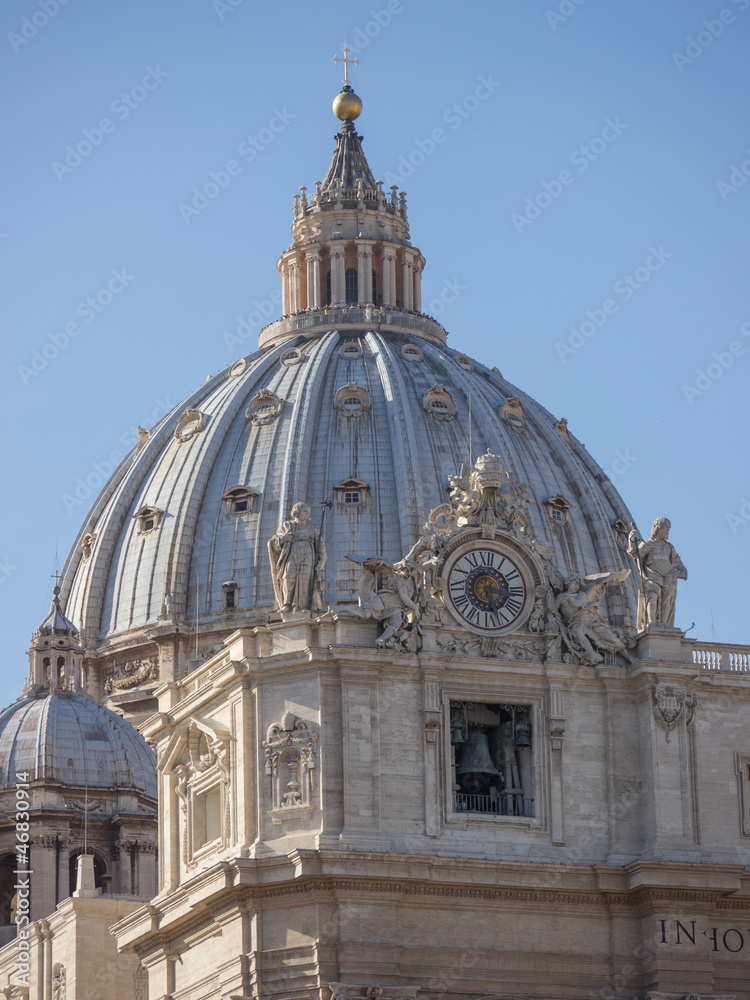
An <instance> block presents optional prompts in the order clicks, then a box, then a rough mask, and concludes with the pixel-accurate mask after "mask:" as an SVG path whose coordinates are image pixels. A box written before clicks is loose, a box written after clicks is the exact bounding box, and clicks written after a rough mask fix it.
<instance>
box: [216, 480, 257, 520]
mask: <svg viewBox="0 0 750 1000" xmlns="http://www.w3.org/2000/svg"><path fill="white" fill-rule="evenodd" d="M257 498H258V494H257V493H256V492H255V490H251V489H250V488H249V487H248V486H233V487H232V489H231V490H227V491H226V493H224V494H223V495H222V498H221V499H222V500H223V501H224V502H225V503H226V507H227V514H238V515H242V514H251V513H252V511H253V507H254V506H255V501H256V500H257Z"/></svg>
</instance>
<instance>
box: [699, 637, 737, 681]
mask: <svg viewBox="0 0 750 1000" xmlns="http://www.w3.org/2000/svg"><path fill="white" fill-rule="evenodd" d="M692 654H693V663H695V664H696V665H700V666H701V667H702V668H703V669H704V670H720V671H722V672H727V673H733V674H749V675H750V646H738V645H736V644H732V643H728V642H700V641H698V642H696V643H695V645H694V646H693V648H692Z"/></svg>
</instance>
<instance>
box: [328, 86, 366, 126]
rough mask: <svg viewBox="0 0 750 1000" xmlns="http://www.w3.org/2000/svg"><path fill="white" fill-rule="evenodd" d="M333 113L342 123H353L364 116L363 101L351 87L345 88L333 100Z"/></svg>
mask: <svg viewBox="0 0 750 1000" xmlns="http://www.w3.org/2000/svg"><path fill="white" fill-rule="evenodd" d="M333 113H334V114H335V115H336V117H337V118H338V119H339V120H340V121H342V122H345V121H350V122H353V121H354V120H355V118H359V116H360V115H361V114H362V101H361V100H360V99H359V97H357V95H356V94H355V93H354V91H353V90H352V88H351V87H344V89H343V90H342V91H341V93H340V94H337V95H336V97H335V98H334V100H333Z"/></svg>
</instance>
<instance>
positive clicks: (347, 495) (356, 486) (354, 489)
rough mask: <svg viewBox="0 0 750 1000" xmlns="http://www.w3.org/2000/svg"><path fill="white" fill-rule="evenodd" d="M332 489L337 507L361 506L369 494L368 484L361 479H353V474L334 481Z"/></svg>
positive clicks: (353, 507)
mask: <svg viewBox="0 0 750 1000" xmlns="http://www.w3.org/2000/svg"><path fill="white" fill-rule="evenodd" d="M333 489H334V493H335V494H336V505H337V507H339V508H346V509H350V510H351V509H355V508H357V507H361V506H362V504H364V503H365V502H366V501H367V498H368V497H369V495H370V484H369V483H366V482H364V481H363V480H362V479H355V478H354V476H352V477H351V478H349V479H342V480H341V482H340V483H335V484H334V487H333Z"/></svg>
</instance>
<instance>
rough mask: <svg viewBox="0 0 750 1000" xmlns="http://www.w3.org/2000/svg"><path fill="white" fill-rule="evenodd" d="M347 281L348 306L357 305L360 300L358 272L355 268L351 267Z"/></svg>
mask: <svg viewBox="0 0 750 1000" xmlns="http://www.w3.org/2000/svg"><path fill="white" fill-rule="evenodd" d="M345 281H346V304H347V305H348V306H350V305H356V303H357V301H358V298H359V287H358V284H357V272H356V270H355V268H353V267H350V268H349V270H348V271H347V272H346V275H345Z"/></svg>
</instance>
